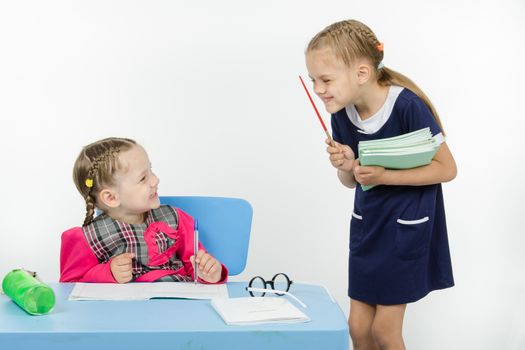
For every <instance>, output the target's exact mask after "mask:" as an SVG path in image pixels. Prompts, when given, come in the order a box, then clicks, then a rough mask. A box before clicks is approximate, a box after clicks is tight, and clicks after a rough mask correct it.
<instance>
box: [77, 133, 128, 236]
mask: <svg viewBox="0 0 525 350" xmlns="http://www.w3.org/2000/svg"><path fill="white" fill-rule="evenodd" d="M136 144H137V143H136V142H135V141H134V140H131V139H126V138H118V137H110V138H107V139H103V140H100V141H96V142H93V143H91V144H89V145H87V146H85V147H84V148H83V149H82V151H81V152H80V154H79V155H78V157H77V160H76V161H75V165H74V167H73V182H74V183H75V186H77V189H78V192H80V194H81V195H82V197H83V198H84V200H85V201H86V218H85V219H84V224H83V226H86V225H87V224H89V223H90V222H91V221H92V220H93V214H94V212H95V205H96V203H97V195H98V194H99V193H100V191H101V190H102V188H104V187H108V186H114V185H115V177H114V175H115V172H116V171H117V170H120V169H121V164H120V163H119V159H118V153H119V152H121V151H127V150H129V149H130V148H132V147H133V146H134V145H136Z"/></svg>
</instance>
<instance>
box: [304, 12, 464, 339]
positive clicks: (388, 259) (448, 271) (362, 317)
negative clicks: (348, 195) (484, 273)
mask: <svg viewBox="0 0 525 350" xmlns="http://www.w3.org/2000/svg"><path fill="white" fill-rule="evenodd" d="M382 61H383V44H382V43H381V42H380V41H379V40H378V39H377V38H376V36H375V35H374V33H373V32H372V31H371V30H370V28H368V27H367V26H366V25H364V24H363V23H360V22H358V21H355V20H346V21H341V22H337V23H334V24H332V25H330V26H328V27H327V28H325V29H324V30H322V31H321V32H320V33H318V34H317V35H316V36H315V37H314V38H313V39H312V40H311V41H310V43H309V44H308V47H307V49H306V65H307V68H308V72H309V75H310V77H311V79H312V81H313V84H314V90H315V93H316V94H317V95H318V96H319V97H320V98H321V99H322V100H323V102H324V104H325V107H326V110H327V111H328V112H330V113H332V132H333V139H334V142H333V143H332V144H330V142H329V140H327V143H328V145H329V146H328V148H327V151H328V153H329V154H330V162H331V163H332V165H333V166H334V167H335V168H336V169H337V175H338V177H339V180H340V181H341V183H343V185H345V186H347V187H349V188H356V193H355V201H354V212H353V213H352V217H351V224H350V257H349V268H348V278H349V286H348V295H349V297H350V316H349V319H348V325H349V328H350V335H351V337H352V342H353V345H354V349H378V348H379V349H404V348H405V346H404V342H403V336H402V326H403V317H404V313H405V309H406V304H407V303H411V302H415V301H417V300H419V299H421V298H423V297H424V296H425V295H427V294H428V293H429V292H430V291H432V290H436V289H443V288H449V287H452V286H453V285H454V279H453V276H452V266H451V261H450V253H449V247H448V239H447V229H446V222H445V210H444V204H443V193H442V189H441V183H442V182H447V181H450V180H452V179H453V178H454V177H455V176H456V165H455V162H454V158H453V157H452V154H451V153H450V150H449V148H448V146H447V144H446V143H445V142H444V134H443V129H442V127H441V122H440V120H439V117H438V114H437V113H436V110H435V109H434V107H433V106H432V103H431V102H430V100H429V99H428V98H427V97H426V96H425V94H424V93H423V92H422V91H421V90H420V89H419V88H418V87H417V86H416V85H415V84H414V83H413V82H412V81H411V80H410V79H408V78H407V77H405V76H403V75H401V74H399V73H397V72H395V71H393V70H391V69H389V68H387V67H385V66H384V65H383V63H382ZM426 127H430V130H431V132H432V135H433V136H434V138H435V139H436V140H437V142H438V144H440V146H439V149H438V151H437V153H436V154H435V156H434V158H433V160H432V162H431V163H430V164H428V165H425V166H422V167H418V168H413V169H406V170H391V169H385V168H382V167H379V166H360V164H359V159H355V155H356V154H357V153H358V143H359V141H365V140H373V139H380V138H386V137H393V136H397V135H401V134H405V133H408V132H411V131H415V130H418V129H422V128H426ZM361 185H380V186H376V187H374V188H372V189H370V190H368V191H363V190H362V188H361Z"/></svg>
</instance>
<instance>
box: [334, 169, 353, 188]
mask: <svg viewBox="0 0 525 350" xmlns="http://www.w3.org/2000/svg"><path fill="white" fill-rule="evenodd" d="M337 177H338V178H339V181H341V183H342V184H343V185H345V186H346V187H348V188H355V186H356V185H357V182H356V181H355V177H354V172H353V171H352V170H349V171H345V170H341V169H337Z"/></svg>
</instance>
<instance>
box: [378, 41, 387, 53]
mask: <svg viewBox="0 0 525 350" xmlns="http://www.w3.org/2000/svg"><path fill="white" fill-rule="evenodd" d="M384 48H385V45H384V44H383V43H379V44H377V46H376V49H377V51H379V52H383V49H384Z"/></svg>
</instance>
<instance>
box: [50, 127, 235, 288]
mask: <svg viewBox="0 0 525 350" xmlns="http://www.w3.org/2000/svg"><path fill="white" fill-rule="evenodd" d="M73 180H74V182H75V185H76V186H77V189H78V191H79V192H80V194H81V195H82V197H83V198H84V200H85V201H86V218H85V220H84V224H83V225H82V227H81V228H80V227H75V228H72V229H70V230H67V231H66V232H64V233H63V234H62V247H61V251H60V282H100V283H126V282H130V281H133V282H154V281H164V282H169V281H174V282H178V281H192V280H193V276H194V271H193V261H194V259H197V263H198V269H197V270H198V277H199V280H200V281H201V282H203V283H222V282H225V281H226V279H227V277H228V271H227V270H226V267H224V266H223V265H222V264H221V263H220V262H219V261H218V260H217V259H215V258H214V257H212V256H211V255H209V254H208V253H207V252H206V251H205V250H204V248H203V247H202V246H200V245H199V248H200V249H199V251H198V253H197V256H196V257H195V256H194V246H193V239H194V237H193V228H194V222H193V218H192V217H191V216H189V215H188V214H186V213H184V212H183V211H182V210H180V209H177V208H173V207H171V206H167V205H160V201H159V196H158V194H157V188H158V185H159V178H158V177H157V176H156V175H155V174H154V173H153V172H152V170H151V163H150V161H149V158H148V155H147V153H146V151H145V150H144V148H142V147H141V146H140V145H138V144H137V143H136V142H135V141H133V140H130V139H124V138H115V137H113V138H107V139H103V140H100V141H97V142H94V143H92V144H90V145H88V146H86V147H84V148H83V149H82V151H81V152H80V154H79V155H78V158H77V160H76V162H75V166H74V169H73ZM95 207H96V208H98V209H100V210H102V212H103V213H102V214H100V215H99V216H97V217H93V214H94V209H95Z"/></svg>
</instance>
